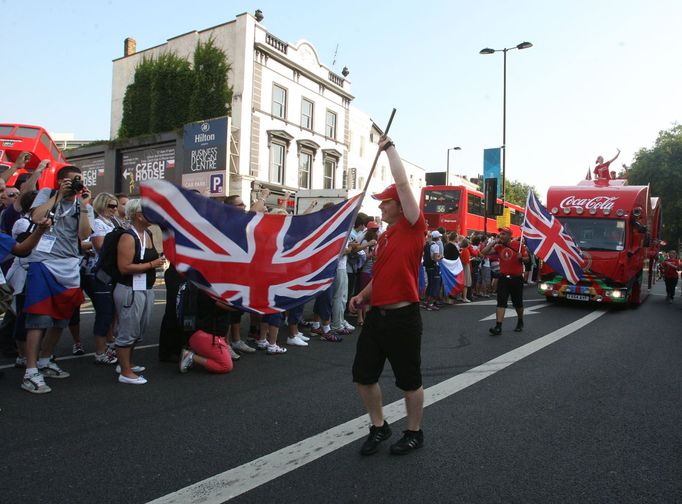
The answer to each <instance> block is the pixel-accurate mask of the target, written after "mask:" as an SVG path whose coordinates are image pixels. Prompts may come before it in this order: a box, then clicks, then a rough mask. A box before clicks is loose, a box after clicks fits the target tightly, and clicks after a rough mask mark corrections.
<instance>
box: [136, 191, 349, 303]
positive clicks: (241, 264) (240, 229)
mask: <svg viewBox="0 0 682 504" xmlns="http://www.w3.org/2000/svg"><path fill="white" fill-rule="evenodd" d="M140 193H141V195H142V208H143V210H144V215H145V217H146V218H147V220H149V222H152V223H154V224H158V225H159V226H161V228H162V229H163V230H164V240H163V249H164V253H165V255H166V258H167V259H168V260H169V261H170V262H171V263H172V264H173V265H174V266H175V268H176V269H177V270H178V272H179V273H181V274H182V275H184V276H185V277H186V278H188V279H190V280H192V281H193V282H194V283H195V284H196V285H197V286H198V287H200V288H202V289H203V290H204V291H206V292H207V293H208V294H209V295H211V296H212V297H214V298H215V299H219V300H221V301H224V302H225V303H228V304H230V305H232V306H235V307H238V308H242V309H245V310H249V311H253V312H257V313H277V312H282V311H285V310H289V309H291V308H294V307H296V306H299V305H301V304H302V303H305V302H306V301H308V300H309V299H311V298H312V297H314V296H316V295H317V294H318V293H320V292H322V291H323V290H325V289H327V288H329V287H330V285H331V284H332V283H333V282H334V279H335V278H336V269H337V263H338V259H339V256H340V254H341V249H342V247H343V246H344V244H345V243H346V240H347V238H348V234H349V232H350V229H351V227H352V225H353V223H354V222H355V217H356V215H357V212H358V210H359V208H360V204H361V203H362V194H360V195H358V196H355V197H354V198H351V199H349V200H347V201H343V202H341V203H339V204H337V205H335V206H333V207H331V208H328V209H323V210H320V211H319V212H314V213H311V214H307V215H296V216H291V215H274V214H264V213H260V212H243V211H241V210H239V209H238V208H235V207H232V206H230V205H225V204H222V203H218V202H216V201H213V200H211V199H209V198H205V197H203V196H201V195H199V194H197V193H194V192H192V191H188V190H186V189H182V188H180V187H178V186H176V185H174V184H171V183H170V182H165V181H149V182H145V183H143V184H141V187H140Z"/></svg>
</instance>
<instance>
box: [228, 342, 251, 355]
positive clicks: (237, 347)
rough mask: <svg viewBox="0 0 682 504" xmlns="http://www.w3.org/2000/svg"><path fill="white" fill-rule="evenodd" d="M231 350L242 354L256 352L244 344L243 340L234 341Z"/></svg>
mask: <svg viewBox="0 0 682 504" xmlns="http://www.w3.org/2000/svg"><path fill="white" fill-rule="evenodd" d="M232 349H233V350H236V351H237V352H242V353H254V352H255V351H256V349H255V348H253V347H252V346H250V345H247V344H246V343H244V341H243V340H239V341H235V342H234V343H232Z"/></svg>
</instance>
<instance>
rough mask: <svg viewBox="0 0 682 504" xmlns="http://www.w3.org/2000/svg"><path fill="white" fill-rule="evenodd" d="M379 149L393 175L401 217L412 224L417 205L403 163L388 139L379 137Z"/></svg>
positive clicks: (417, 215)
mask: <svg viewBox="0 0 682 504" xmlns="http://www.w3.org/2000/svg"><path fill="white" fill-rule="evenodd" d="M379 147H380V148H381V149H382V150H383V151H384V152H386V156H387V157H388V164H389V166H390V167H391V175H393V180H394V181H395V187H396V189H397V190H398V197H399V198H400V206H401V207H402V208H403V215H404V216H405V218H406V219H407V221H408V222H409V223H410V224H414V223H415V222H417V219H419V204H418V203H417V200H416V198H415V197H414V194H413V193H412V188H411V187H410V182H409V180H408V178H407V173H405V167H404V166H403V162H402V161H401V160H400V156H399V155H398V151H397V150H396V148H395V145H394V144H393V142H392V141H391V139H390V138H388V137H381V139H380V140H379Z"/></svg>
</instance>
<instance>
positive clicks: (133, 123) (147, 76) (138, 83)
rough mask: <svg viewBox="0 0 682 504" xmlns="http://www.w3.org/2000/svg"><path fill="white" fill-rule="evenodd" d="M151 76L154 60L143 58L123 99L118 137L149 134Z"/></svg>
mask: <svg viewBox="0 0 682 504" xmlns="http://www.w3.org/2000/svg"><path fill="white" fill-rule="evenodd" d="M153 76H154V60H153V59H149V58H146V57H143V58H142V62H141V63H140V64H139V65H137V68H136V69H135V77H134V78H133V83H132V84H130V85H129V86H128V87H127V89H126V94H125V96H124V98H123V118H122V119H121V127H120V128H119V130H118V136H119V137H121V138H126V137H134V136H137V135H143V134H145V133H149V116H150V110H151V108H150V107H151V98H152V80H153Z"/></svg>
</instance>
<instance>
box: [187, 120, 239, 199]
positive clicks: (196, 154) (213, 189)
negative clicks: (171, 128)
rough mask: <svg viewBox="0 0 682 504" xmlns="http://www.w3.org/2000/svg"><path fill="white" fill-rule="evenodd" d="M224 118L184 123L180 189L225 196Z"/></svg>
mask: <svg viewBox="0 0 682 504" xmlns="http://www.w3.org/2000/svg"><path fill="white" fill-rule="evenodd" d="M229 132H230V120H229V118H228V117H227V116H225V117H218V118H215V119H209V120H206V121H198V122H194V123H190V124H186V125H185V128H184V132H183V142H182V143H183V147H184V156H183V166H182V186H183V187H185V188H187V189H195V190H197V191H199V192H200V193H201V194H203V195H204V196H226V195H227V192H228V185H229V178H228V177H229V175H228V173H229V170H228V160H229V145H230V143H229Z"/></svg>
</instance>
